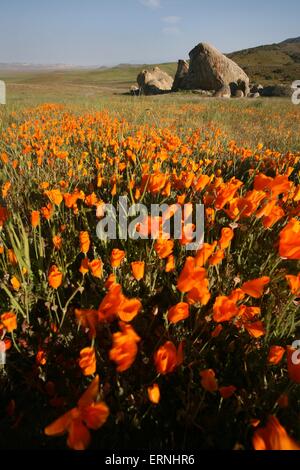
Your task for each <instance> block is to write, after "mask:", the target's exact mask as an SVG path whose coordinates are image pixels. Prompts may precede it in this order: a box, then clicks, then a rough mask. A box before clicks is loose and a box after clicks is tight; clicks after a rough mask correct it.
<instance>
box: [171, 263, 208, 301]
mask: <svg viewBox="0 0 300 470" xmlns="http://www.w3.org/2000/svg"><path fill="white" fill-rule="evenodd" d="M206 274H207V273H206V270H205V269H204V268H201V267H197V265H196V260H195V258H192V257H191V256H189V257H188V258H186V261H185V264H184V267H183V270H182V271H181V273H180V275H179V277H178V280H177V289H178V290H179V291H180V292H182V293H183V294H186V293H187V292H190V291H191V290H192V289H193V288H194V287H195V286H197V285H198V284H199V283H200V282H201V281H203V280H204V279H205V278H206Z"/></svg>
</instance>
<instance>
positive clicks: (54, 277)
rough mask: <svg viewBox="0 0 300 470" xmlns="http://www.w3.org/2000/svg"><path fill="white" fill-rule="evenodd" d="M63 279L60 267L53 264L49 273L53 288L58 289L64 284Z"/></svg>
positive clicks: (49, 280) (50, 283)
mask: <svg viewBox="0 0 300 470" xmlns="http://www.w3.org/2000/svg"><path fill="white" fill-rule="evenodd" d="M62 280H63V275H62V273H61V272H60V270H59V269H58V267H57V266H55V265H53V266H51V268H50V270H49V274H48V282H49V285H50V286H51V287H52V288H53V289H58V288H59V287H60V286H61V284H62Z"/></svg>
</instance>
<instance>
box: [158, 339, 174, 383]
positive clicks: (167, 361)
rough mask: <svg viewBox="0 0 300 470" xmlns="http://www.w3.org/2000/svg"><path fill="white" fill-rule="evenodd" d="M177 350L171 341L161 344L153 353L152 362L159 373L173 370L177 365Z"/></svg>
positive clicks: (167, 372) (163, 373) (168, 372)
mask: <svg viewBox="0 0 300 470" xmlns="http://www.w3.org/2000/svg"><path fill="white" fill-rule="evenodd" d="M178 353H179V350H178V351H177V350H176V347H175V345H174V344H173V343H172V342H171V341H167V342H166V343H165V344H163V345H162V346H161V347H160V348H159V349H158V350H157V351H156V352H155V354H154V363H155V366H156V370H157V372H158V373H159V374H162V375H166V374H170V373H172V372H174V370H175V369H176V367H177V366H178V365H179V362H180V357H179V354H178Z"/></svg>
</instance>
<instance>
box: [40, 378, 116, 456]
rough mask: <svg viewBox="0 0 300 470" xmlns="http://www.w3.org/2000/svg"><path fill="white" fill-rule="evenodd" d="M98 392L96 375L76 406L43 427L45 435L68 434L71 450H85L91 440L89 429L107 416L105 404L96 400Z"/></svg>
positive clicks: (101, 422)
mask: <svg viewBox="0 0 300 470" xmlns="http://www.w3.org/2000/svg"><path fill="white" fill-rule="evenodd" d="M98 392H99V377H98V376H96V377H95V379H94V380H93V381H92V382H91V384H90V386H89V387H88V389H87V390H86V391H85V393H84V394H83V395H82V397H81V398H80V399H79V401H78V404H77V406H76V408H73V409H72V410H70V411H68V412H67V413H65V414H64V415H62V416H61V417H60V418H58V419H57V420H56V421H54V422H53V423H52V424H50V425H49V426H47V427H46V428H45V431H44V432H45V434H46V436H61V435H62V434H65V433H67V434H68V440H67V444H68V446H69V447H70V448H71V449H73V450H85V449H86V448H87V447H88V446H89V444H90V440H91V435H90V431H89V429H93V430H97V429H99V428H101V427H102V426H103V425H104V424H105V422H106V421H107V418H108V416H109V409H108V407H107V405H106V404H105V403H104V402H103V401H101V402H96V401H95V400H96V399H97V396H98Z"/></svg>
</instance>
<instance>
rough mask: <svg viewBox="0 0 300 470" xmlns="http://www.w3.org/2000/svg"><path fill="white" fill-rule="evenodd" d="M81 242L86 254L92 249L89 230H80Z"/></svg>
mask: <svg viewBox="0 0 300 470" xmlns="http://www.w3.org/2000/svg"><path fill="white" fill-rule="evenodd" d="M79 242H80V251H81V253H84V254H85V255H86V254H87V252H88V251H89V249H90V245H91V241H90V236H89V233H88V232H80V234H79Z"/></svg>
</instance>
